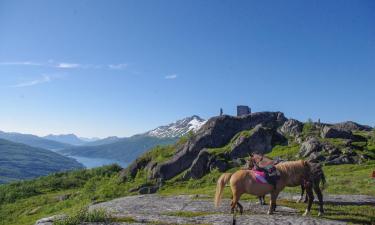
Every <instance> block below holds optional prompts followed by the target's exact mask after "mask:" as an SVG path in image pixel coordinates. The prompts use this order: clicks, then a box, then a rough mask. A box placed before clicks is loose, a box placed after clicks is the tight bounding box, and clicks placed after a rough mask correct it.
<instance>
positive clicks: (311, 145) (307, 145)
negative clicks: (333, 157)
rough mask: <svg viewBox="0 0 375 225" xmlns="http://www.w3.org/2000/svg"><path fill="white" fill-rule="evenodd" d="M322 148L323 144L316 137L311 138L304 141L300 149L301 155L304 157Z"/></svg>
mask: <svg viewBox="0 0 375 225" xmlns="http://www.w3.org/2000/svg"><path fill="white" fill-rule="evenodd" d="M321 150H322V144H321V143H320V142H319V140H318V139H317V138H315V137H312V138H309V139H308V140H307V141H305V142H303V143H302V145H301V148H300V150H299V155H300V156H302V157H308V156H310V154H311V153H313V152H320V151H321Z"/></svg>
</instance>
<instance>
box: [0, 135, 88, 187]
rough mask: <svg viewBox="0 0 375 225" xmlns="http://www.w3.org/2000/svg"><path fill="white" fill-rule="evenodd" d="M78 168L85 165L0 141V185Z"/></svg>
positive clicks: (58, 155)
mask: <svg viewBox="0 0 375 225" xmlns="http://www.w3.org/2000/svg"><path fill="white" fill-rule="evenodd" d="M78 168H83V165H82V164H80V163H78V162H77V161H76V160H74V159H72V158H68V157H65V156H62V155H60V154H58V153H55V152H52V151H50V150H46V149H42V148H35V147H31V146H28V145H25V144H20V143H15V142H11V141H8V140H4V139H0V184H1V183H7V182H11V181H16V180H21V179H31V178H35V177H38V176H43V175H47V174H49V173H53V172H59V171H65V170H71V169H78Z"/></svg>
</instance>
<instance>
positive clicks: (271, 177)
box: [254, 159, 280, 188]
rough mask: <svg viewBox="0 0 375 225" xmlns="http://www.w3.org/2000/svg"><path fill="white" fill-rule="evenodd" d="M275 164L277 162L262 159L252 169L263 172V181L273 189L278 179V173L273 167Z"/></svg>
mask: <svg viewBox="0 0 375 225" xmlns="http://www.w3.org/2000/svg"><path fill="white" fill-rule="evenodd" d="M277 163H278V162H277V161H273V160H264V159H262V160H261V161H259V162H258V164H256V165H255V168H254V169H255V170H256V171H261V172H264V174H265V179H266V180H267V182H268V183H269V184H272V185H273V186H274V188H276V183H277V181H278V180H279V178H280V172H279V171H278V170H277V169H276V167H275V165H276V164H277Z"/></svg>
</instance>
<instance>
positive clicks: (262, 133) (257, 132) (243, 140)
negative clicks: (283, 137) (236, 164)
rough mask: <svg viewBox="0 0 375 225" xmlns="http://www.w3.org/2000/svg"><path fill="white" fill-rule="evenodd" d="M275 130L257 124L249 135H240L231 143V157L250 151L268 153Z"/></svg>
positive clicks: (247, 153)
mask: <svg viewBox="0 0 375 225" xmlns="http://www.w3.org/2000/svg"><path fill="white" fill-rule="evenodd" d="M275 133H276V132H275V130H273V129H270V128H266V127H262V125H257V126H256V127H255V128H254V129H252V130H251V131H250V134H249V135H245V134H243V135H240V136H239V137H238V138H237V139H236V140H235V141H234V143H233V144H232V146H231V148H232V150H231V152H230V153H229V155H230V157H231V158H232V159H236V158H242V157H246V156H248V155H249V154H250V153H252V152H257V153H268V152H270V151H271V150H272V137H273V135H274V134H275Z"/></svg>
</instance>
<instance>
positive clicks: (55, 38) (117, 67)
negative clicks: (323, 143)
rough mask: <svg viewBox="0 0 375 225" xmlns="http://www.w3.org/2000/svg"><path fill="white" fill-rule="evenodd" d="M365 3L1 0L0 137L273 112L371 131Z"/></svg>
mask: <svg viewBox="0 0 375 225" xmlns="http://www.w3.org/2000/svg"><path fill="white" fill-rule="evenodd" d="M374 9H375V2H374V1H333V0H332V1H320V2H317V1H313V2H306V1H287V2H272V3H269V2H253V1H237V2H229V1H225V2H217V1H197V0H196V1H110V2H108V1H67V2H62V1H46V0H36V1H11V0H4V1H1V2H0V33H1V35H0V96H1V97H0V100H1V101H0V102H1V110H0V130H2V131H6V132H20V133H29V134H36V135H39V136H45V135H48V134H67V133H74V134H76V135H77V136H80V137H100V138H103V137H107V136H120V137H127V136H131V135H134V134H137V133H142V132H144V131H147V130H151V129H153V128H156V127H158V126H160V125H165V124H169V123H171V122H174V121H176V120H178V119H181V118H184V117H187V116H191V115H194V114H196V115H199V116H201V117H202V118H205V119H208V118H209V117H211V116H215V115H218V114H219V109H220V108H223V109H224V113H225V114H230V115H235V111H236V105H239V104H241V105H249V106H250V107H251V108H252V111H281V112H284V114H285V116H286V117H288V118H295V119H298V120H301V121H306V120H307V119H308V118H311V119H313V120H315V121H316V120H318V119H320V120H321V121H324V122H328V123H334V122H342V121H347V120H352V121H355V122H358V123H361V124H367V125H370V126H374V125H375V117H374V115H375V104H374V99H375V91H374V86H375V74H374V73H375V61H374V59H375V30H374V29H373V22H374V21H375V14H374V13H373V12H374Z"/></svg>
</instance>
